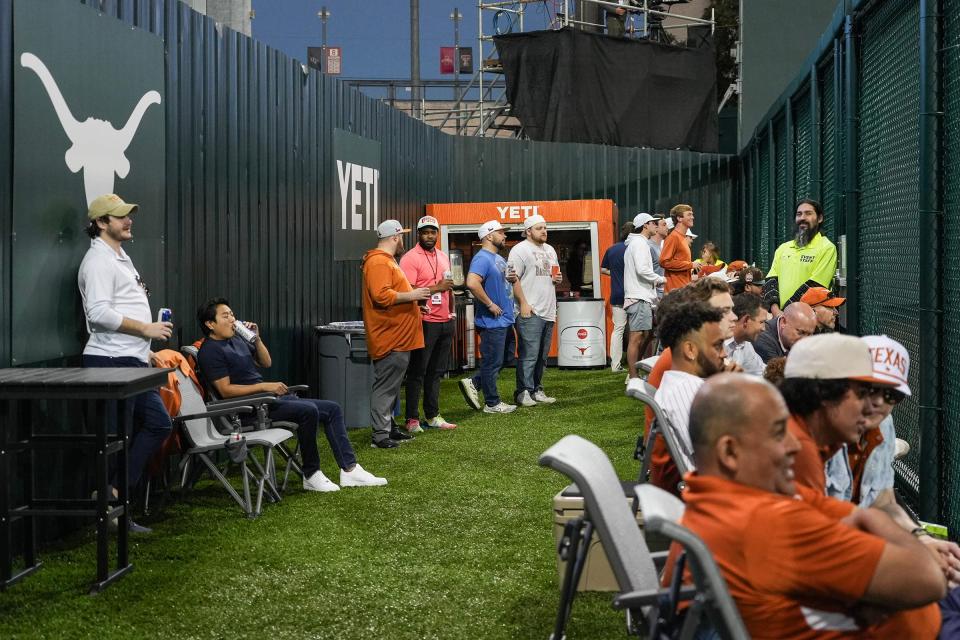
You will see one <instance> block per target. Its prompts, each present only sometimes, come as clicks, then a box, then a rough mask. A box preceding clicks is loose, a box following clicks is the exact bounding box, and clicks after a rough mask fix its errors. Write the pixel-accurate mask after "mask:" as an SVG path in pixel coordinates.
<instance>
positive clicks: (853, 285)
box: [843, 15, 861, 335]
mask: <svg viewBox="0 0 960 640" xmlns="http://www.w3.org/2000/svg"><path fill="white" fill-rule="evenodd" d="M843 39H844V44H845V50H846V57H845V58H844V67H845V69H844V71H845V72H846V73H845V74H844V75H845V77H844V88H845V91H844V93H845V96H844V97H845V98H846V102H845V104H844V106H845V109H844V110H845V112H846V113H845V118H844V121H845V126H844V129H845V130H846V131H845V132H846V134H847V136H846V138H847V140H846V141H847V144H846V149H845V151H846V153H845V155H846V158H844V166H845V167H846V176H845V178H846V179H845V180H844V198H845V202H844V213H845V214H846V215H845V218H846V219H845V220H844V222H845V224H846V236H847V328H848V329H849V330H850V333H852V334H853V335H860V329H861V327H860V309H859V305H860V283H859V282H858V280H859V274H860V264H859V262H860V242H859V238H858V237H857V233H858V230H857V220H858V218H859V215H858V213H859V212H858V209H859V206H860V202H859V200H860V199H859V197H858V196H859V189H860V186H859V184H858V181H857V157H858V156H857V153H858V148H857V147H858V140H857V129H858V127H859V120H858V118H857V102H858V100H857V94H858V90H859V87H858V86H857V56H858V52H857V36H856V35H855V34H854V24H853V16H849V15H848V16H847V17H846V23H845V25H844V28H843Z"/></svg>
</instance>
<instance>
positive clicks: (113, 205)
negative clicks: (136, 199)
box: [87, 193, 140, 220]
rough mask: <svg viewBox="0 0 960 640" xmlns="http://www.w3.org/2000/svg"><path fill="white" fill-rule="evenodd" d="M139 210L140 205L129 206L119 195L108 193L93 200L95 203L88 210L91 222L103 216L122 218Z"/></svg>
mask: <svg viewBox="0 0 960 640" xmlns="http://www.w3.org/2000/svg"><path fill="white" fill-rule="evenodd" d="M139 208H140V205H136V204H128V203H126V202H124V201H123V199H121V198H120V196H118V195H117V194H115V193H108V194H106V195H102V196H97V197H96V198H94V199H93V202H91V203H90V207H89V208H88V209H87V217H88V218H90V219H91V220H96V219H97V218H102V217H103V216H113V217H114V218H122V217H124V216H127V215H130V214H131V213H133V212H135V211H137V210H138V209H139Z"/></svg>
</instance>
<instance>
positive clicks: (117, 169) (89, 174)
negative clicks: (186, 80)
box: [20, 53, 160, 205]
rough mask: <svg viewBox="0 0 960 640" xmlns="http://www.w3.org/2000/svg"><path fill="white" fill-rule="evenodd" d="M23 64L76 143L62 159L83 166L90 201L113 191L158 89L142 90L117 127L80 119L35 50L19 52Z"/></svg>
mask: <svg viewBox="0 0 960 640" xmlns="http://www.w3.org/2000/svg"><path fill="white" fill-rule="evenodd" d="M20 64H21V65H22V66H24V67H26V68H27V69H30V70H32V71H33V72H34V73H36V74H37V77H38V78H40V82H41V83H42V84H43V88H44V89H46V90H47V95H48V96H49V97H50V102H51V103H52V104H53V109H54V111H56V112H57V117H58V118H60V126H62V127H63V131H64V133H66V134H67V137H68V138H69V139H70V142H71V143H73V146H71V147H70V148H69V149H67V152H66V154H65V155H64V158H63V159H64V161H65V162H66V163H67V168H68V169H70V171H72V172H73V173H76V172H77V171H80V169H83V187H84V190H85V192H86V195H87V204H88V205H89V204H90V203H91V202H92V201H93V199H94V198H96V197H97V196H101V195H103V194H105V193H113V182H114V174H116V175H118V176H120V177H121V178H126V177H127V174H128V173H129V172H130V161H129V160H127V156H126V155H125V153H126V151H127V147H129V146H130V142H131V141H132V140H133V136H134V134H136V132H137V128H138V127H139V126H140V120H141V119H142V118H143V114H144V113H145V112H146V111H147V109H148V108H149V107H150V105H152V104H160V94H159V93H157V92H156V91H148V92H147V93H145V94H143V97H142V98H140V101H139V102H138V103H137V106H136V107H134V108H133V113H131V114H130V118H129V119H128V120H127V124H125V125H124V126H123V129H115V128H114V126H113V125H112V124H111V123H110V122H107V121H106V120H98V119H97V118H87V119H86V120H84V121H83V122H80V121H79V120H77V119H76V118H74V117H73V114H72V113H71V112H70V108H69V107H68V106H67V102H66V100H64V98H63V94H61V93H60V88H59V87H58V86H57V83H56V81H55V80H54V79H53V76H52V75H50V71H49V70H48V69H47V67H46V65H45V64H43V62H41V60H40V58H38V57H37V56H35V55H33V54H32V53H24V54H23V55H21V56H20Z"/></svg>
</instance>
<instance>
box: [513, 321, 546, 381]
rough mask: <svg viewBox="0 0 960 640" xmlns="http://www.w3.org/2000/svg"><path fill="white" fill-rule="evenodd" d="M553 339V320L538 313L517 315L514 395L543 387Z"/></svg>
mask: <svg viewBox="0 0 960 640" xmlns="http://www.w3.org/2000/svg"><path fill="white" fill-rule="evenodd" d="M552 340H553V321H552V320H544V319H543V318H541V317H540V316H538V315H537V314H533V315H531V316H530V317H529V318H524V317H521V316H518V317H517V352H518V353H519V356H518V357H517V390H516V391H515V392H514V394H513V397H514V398H516V397H518V396H519V395H520V394H521V393H523V392H524V391H529V392H530V395H531V396H532V395H533V394H534V392H536V391H540V390H542V389H543V370H544V369H545V368H546V366H547V354H549V353H550V342H551V341H552Z"/></svg>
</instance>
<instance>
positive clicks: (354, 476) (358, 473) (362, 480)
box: [340, 463, 387, 487]
mask: <svg viewBox="0 0 960 640" xmlns="http://www.w3.org/2000/svg"><path fill="white" fill-rule="evenodd" d="M385 484H387V479H386V478H379V477H377V476H375V475H373V474H372V473H370V472H369V471H367V470H366V469H364V468H363V467H361V466H360V463H357V464H356V465H354V467H353V471H344V470H343V469H340V486H341V487H382V486H383V485H385Z"/></svg>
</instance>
